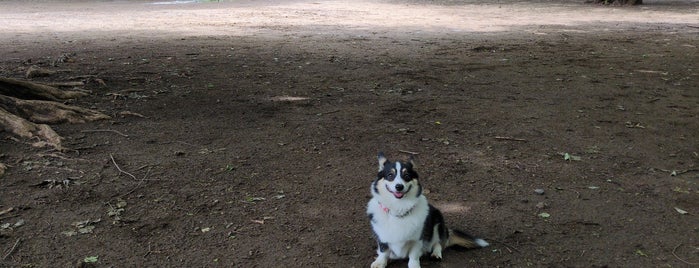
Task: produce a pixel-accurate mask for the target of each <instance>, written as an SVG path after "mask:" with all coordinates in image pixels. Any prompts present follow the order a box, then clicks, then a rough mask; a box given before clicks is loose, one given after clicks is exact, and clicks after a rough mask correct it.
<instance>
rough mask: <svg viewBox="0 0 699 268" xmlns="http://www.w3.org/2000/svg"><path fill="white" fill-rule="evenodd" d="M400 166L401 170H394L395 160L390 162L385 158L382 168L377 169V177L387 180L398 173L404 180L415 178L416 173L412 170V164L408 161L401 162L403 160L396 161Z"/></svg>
mask: <svg viewBox="0 0 699 268" xmlns="http://www.w3.org/2000/svg"><path fill="white" fill-rule="evenodd" d="M398 162H399V163H400V166H401V170H396V162H391V161H388V160H386V163H384V165H383V169H381V171H379V173H378V174H377V175H376V177H377V178H378V179H385V180H387V181H393V179H395V178H396V175H397V174H398V173H400V176H401V178H403V180H404V181H406V182H408V181H411V180H413V179H417V178H418V175H417V172H415V170H413V164H412V163H410V162H403V161H398Z"/></svg>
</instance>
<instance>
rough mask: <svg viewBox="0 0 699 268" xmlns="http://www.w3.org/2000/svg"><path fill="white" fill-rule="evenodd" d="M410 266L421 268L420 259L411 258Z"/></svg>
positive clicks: (411, 267) (410, 267)
mask: <svg viewBox="0 0 699 268" xmlns="http://www.w3.org/2000/svg"><path fill="white" fill-rule="evenodd" d="M408 268H420V260H419V259H417V260H415V259H410V260H409V261H408Z"/></svg>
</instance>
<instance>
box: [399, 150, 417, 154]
mask: <svg viewBox="0 0 699 268" xmlns="http://www.w3.org/2000/svg"><path fill="white" fill-rule="evenodd" d="M398 151H399V152H401V153H405V154H412V155H419V153H416V152H411V151H406V150H398Z"/></svg>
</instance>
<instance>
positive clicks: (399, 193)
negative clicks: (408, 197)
mask: <svg viewBox="0 0 699 268" xmlns="http://www.w3.org/2000/svg"><path fill="white" fill-rule="evenodd" d="M393 196H395V197H396V198H403V193H402V192H393Z"/></svg>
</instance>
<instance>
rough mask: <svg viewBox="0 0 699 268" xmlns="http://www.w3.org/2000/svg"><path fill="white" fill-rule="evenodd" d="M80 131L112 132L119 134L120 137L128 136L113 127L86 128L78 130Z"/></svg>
mask: <svg viewBox="0 0 699 268" xmlns="http://www.w3.org/2000/svg"><path fill="white" fill-rule="evenodd" d="M80 132H83V133H89V132H113V133H116V134H119V135H120V136H122V137H129V135H126V134H124V133H121V132H119V131H116V130H113V129H86V130H83V131H80Z"/></svg>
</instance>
